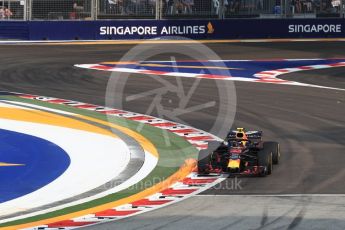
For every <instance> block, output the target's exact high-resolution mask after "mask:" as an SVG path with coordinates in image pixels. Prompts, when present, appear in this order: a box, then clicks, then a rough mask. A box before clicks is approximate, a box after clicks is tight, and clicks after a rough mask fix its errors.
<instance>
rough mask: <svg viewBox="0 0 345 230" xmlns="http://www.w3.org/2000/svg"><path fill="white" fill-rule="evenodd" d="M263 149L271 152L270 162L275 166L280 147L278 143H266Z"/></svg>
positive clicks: (278, 158) (278, 157)
mask: <svg viewBox="0 0 345 230" xmlns="http://www.w3.org/2000/svg"><path fill="white" fill-rule="evenodd" d="M264 149H267V150H269V151H271V152H272V162H273V164H275V165H277V164H279V161H280V146H279V143H278V142H274V141H267V142H264Z"/></svg>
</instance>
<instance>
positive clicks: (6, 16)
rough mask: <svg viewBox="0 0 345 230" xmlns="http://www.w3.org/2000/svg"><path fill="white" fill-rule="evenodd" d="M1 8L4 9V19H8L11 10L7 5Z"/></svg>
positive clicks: (10, 15)
mask: <svg viewBox="0 0 345 230" xmlns="http://www.w3.org/2000/svg"><path fill="white" fill-rule="evenodd" d="M3 10H4V16H5V19H10V18H11V17H12V15H13V13H12V11H11V10H10V9H8V8H7V7H4V8H3Z"/></svg>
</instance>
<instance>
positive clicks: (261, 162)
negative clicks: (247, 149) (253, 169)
mask: <svg viewBox="0 0 345 230" xmlns="http://www.w3.org/2000/svg"><path fill="white" fill-rule="evenodd" d="M272 161H273V157H272V151H271V150H270V149H265V148H264V149H262V150H261V151H260V152H259V153H258V166H261V167H263V170H262V171H261V172H260V173H259V176H267V175H271V174H272V169H273V164H272Z"/></svg>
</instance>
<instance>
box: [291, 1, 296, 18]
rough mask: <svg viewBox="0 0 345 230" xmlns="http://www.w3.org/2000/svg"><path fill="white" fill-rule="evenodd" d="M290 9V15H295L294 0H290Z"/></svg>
mask: <svg viewBox="0 0 345 230" xmlns="http://www.w3.org/2000/svg"><path fill="white" fill-rule="evenodd" d="M290 7H291V14H292V15H294V14H295V7H296V0H291V1H290Z"/></svg>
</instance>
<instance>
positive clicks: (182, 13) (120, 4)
mask: <svg viewBox="0 0 345 230" xmlns="http://www.w3.org/2000/svg"><path fill="white" fill-rule="evenodd" d="M341 1H342V0H0V20H32V21H34V20H107V19H207V18H212V19H227V18H343V17H344V5H343V3H342V2H341Z"/></svg>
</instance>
